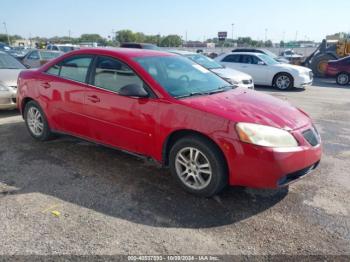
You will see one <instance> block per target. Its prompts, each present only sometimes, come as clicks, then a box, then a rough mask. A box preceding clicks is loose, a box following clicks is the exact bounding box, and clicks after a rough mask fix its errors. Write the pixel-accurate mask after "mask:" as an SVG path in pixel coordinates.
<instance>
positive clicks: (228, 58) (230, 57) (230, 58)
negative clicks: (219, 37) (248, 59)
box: [222, 55, 240, 63]
mask: <svg viewBox="0 0 350 262" xmlns="http://www.w3.org/2000/svg"><path fill="white" fill-rule="evenodd" d="M239 61H240V55H228V56H226V57H225V58H224V59H223V60H222V62H228V63H239Z"/></svg>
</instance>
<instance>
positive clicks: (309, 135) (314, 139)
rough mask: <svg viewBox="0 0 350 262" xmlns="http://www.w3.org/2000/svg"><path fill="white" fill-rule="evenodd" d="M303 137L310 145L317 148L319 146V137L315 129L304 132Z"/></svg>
mask: <svg viewBox="0 0 350 262" xmlns="http://www.w3.org/2000/svg"><path fill="white" fill-rule="evenodd" d="M303 136H304V138H305V139H306V141H307V142H309V144H310V145H312V146H317V145H318V144H319V140H318V135H317V133H316V131H314V130H313V129H308V130H306V131H304V132H303Z"/></svg>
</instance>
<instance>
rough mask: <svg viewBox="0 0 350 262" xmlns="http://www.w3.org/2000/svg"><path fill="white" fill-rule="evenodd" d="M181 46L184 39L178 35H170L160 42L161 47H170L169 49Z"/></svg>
mask: <svg viewBox="0 0 350 262" xmlns="http://www.w3.org/2000/svg"><path fill="white" fill-rule="evenodd" d="M181 44H182V39H181V37H180V36H178V35H168V36H166V37H164V38H163V39H162V40H161V42H160V46H168V47H178V46H180V45H181Z"/></svg>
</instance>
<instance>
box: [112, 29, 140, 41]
mask: <svg viewBox="0 0 350 262" xmlns="http://www.w3.org/2000/svg"><path fill="white" fill-rule="evenodd" d="M116 36H117V37H116V38H117V40H118V42H119V43H125V42H136V35H135V34H134V33H133V32H132V31H131V30H120V31H118V32H117V35H116Z"/></svg>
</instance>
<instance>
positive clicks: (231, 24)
mask: <svg viewBox="0 0 350 262" xmlns="http://www.w3.org/2000/svg"><path fill="white" fill-rule="evenodd" d="M231 26H232V32H231V33H232V37H231V38H232V40H233V28H234V26H235V24H233V23H232V24H231Z"/></svg>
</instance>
